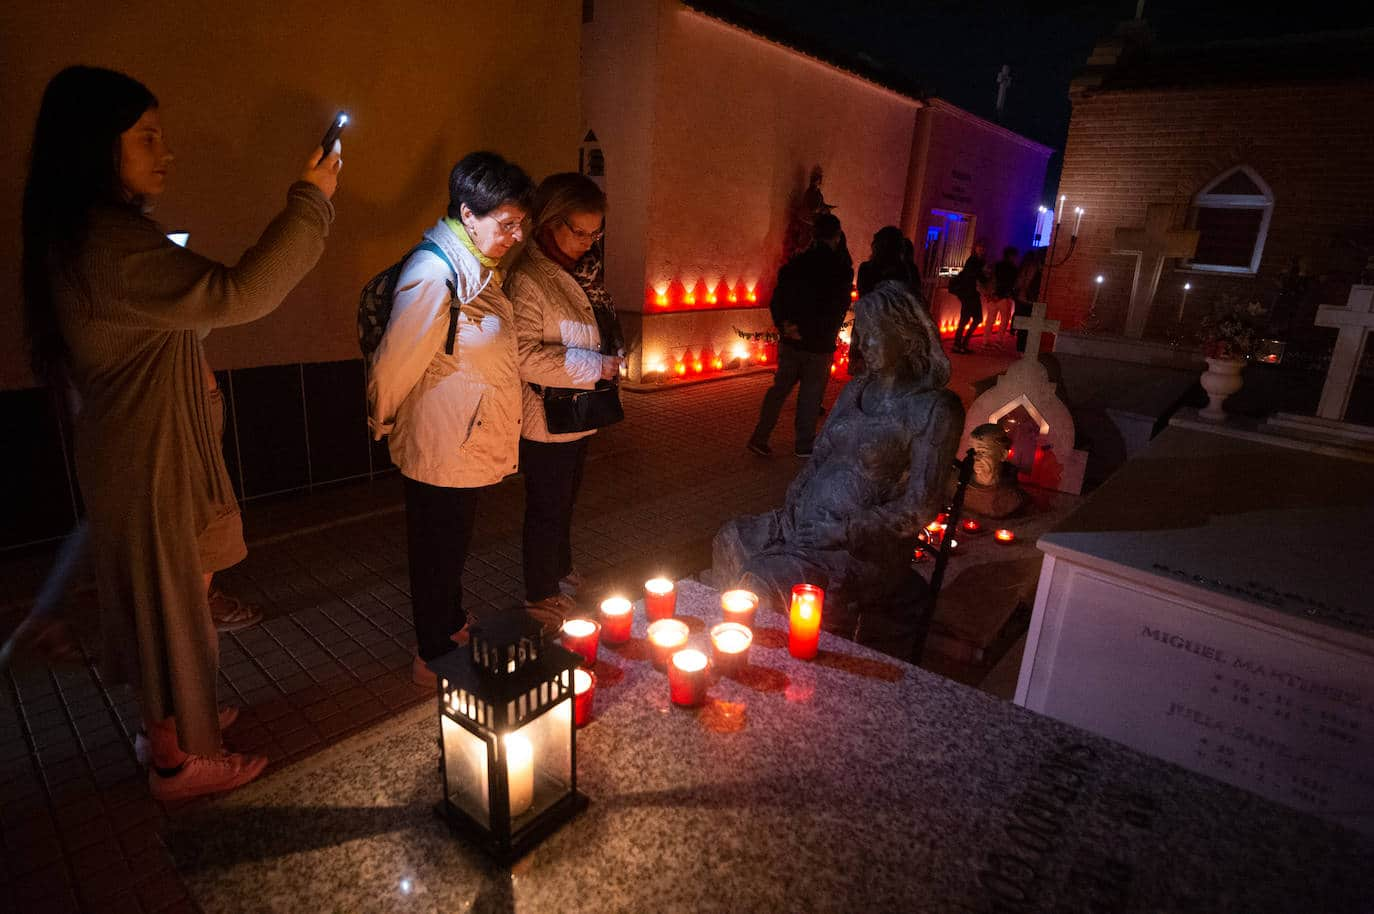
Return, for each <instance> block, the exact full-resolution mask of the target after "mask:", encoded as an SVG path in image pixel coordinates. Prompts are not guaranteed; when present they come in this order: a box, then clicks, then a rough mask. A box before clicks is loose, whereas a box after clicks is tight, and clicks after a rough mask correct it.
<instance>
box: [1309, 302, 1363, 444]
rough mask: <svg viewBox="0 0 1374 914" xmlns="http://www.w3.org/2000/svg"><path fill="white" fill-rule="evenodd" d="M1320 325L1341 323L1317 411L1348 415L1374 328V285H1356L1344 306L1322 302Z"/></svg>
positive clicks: (1340, 416)
mask: <svg viewBox="0 0 1374 914" xmlns="http://www.w3.org/2000/svg"><path fill="white" fill-rule="evenodd" d="M1316 325H1317V326H1318V327H1339V328H1340V332H1339V333H1338V334H1337V336H1336V347H1335V348H1334V349H1333V350H1332V351H1331V367H1330V368H1328V369H1327V371H1326V383H1325V384H1324V385H1323V386H1322V398H1321V402H1320V403H1318V404H1317V415H1318V416H1320V417H1321V418H1323V419H1336V420H1340V419H1344V418H1345V410H1346V407H1347V406H1349V405H1350V392H1351V391H1352V390H1353V389H1354V387H1355V374H1356V371H1357V370H1358V369H1359V367H1360V354H1361V353H1363V352H1364V341H1365V337H1366V336H1368V335H1369V333H1370V332H1371V331H1374V286H1355V287H1353V288H1352V289H1351V290H1350V298H1349V299H1348V300H1347V301H1346V303H1345V307H1344V308H1337V307H1335V306H1334V305H1322V306H1321V307H1320V308H1318V309H1317V320H1316Z"/></svg>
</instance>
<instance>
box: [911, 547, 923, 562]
mask: <svg viewBox="0 0 1374 914" xmlns="http://www.w3.org/2000/svg"><path fill="white" fill-rule="evenodd" d="M925 560H926V550H925V547H924V546H917V547H916V548H915V549H914V550H913V551H912V553H911V563H912V564H913V565H914V564H916V563H917V562H924V561H925Z"/></svg>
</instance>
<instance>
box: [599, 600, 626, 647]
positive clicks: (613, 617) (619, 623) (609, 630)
mask: <svg viewBox="0 0 1374 914" xmlns="http://www.w3.org/2000/svg"><path fill="white" fill-rule="evenodd" d="M633 621H634V604H633V603H631V602H630V601H629V600H627V599H625V598H624V597H611V598H610V599H609V600H602V601H601V635H602V637H603V638H605V639H606V643H607V644H624V643H625V642H626V641H629V640H630V623H631V622H633Z"/></svg>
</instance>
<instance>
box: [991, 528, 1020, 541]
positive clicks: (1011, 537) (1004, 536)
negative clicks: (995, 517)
mask: <svg viewBox="0 0 1374 914" xmlns="http://www.w3.org/2000/svg"><path fill="white" fill-rule="evenodd" d="M993 536H994V537H996V539H997V542H999V543H1014V542H1016V534H1015V533H1012V532H1011V531H1010V530H1007V529H1006V528H1003V529H1001V530H998V531H997V532H996V533H994V534H993Z"/></svg>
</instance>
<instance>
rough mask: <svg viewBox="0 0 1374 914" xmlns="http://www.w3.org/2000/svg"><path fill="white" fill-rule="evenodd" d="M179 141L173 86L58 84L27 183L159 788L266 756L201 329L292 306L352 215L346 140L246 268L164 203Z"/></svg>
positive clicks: (106, 583)
mask: <svg viewBox="0 0 1374 914" xmlns="http://www.w3.org/2000/svg"><path fill="white" fill-rule="evenodd" d="M171 163H172V153H171V150H170V149H169V147H168V145H167V142H166V140H165V138H164V136H163V133H162V124H161V119H160V116H159V112H158V105H157V99H156V98H155V97H154V96H153V94H152V93H151V92H149V91H148V89H147V88H146V87H145V86H143V85H142V84H141V83H139V82H138V81H137V80H134V79H132V78H130V77H128V76H125V75H124V74H122V73H116V72H114V71H111V70H104V69H98V68H92V67H69V68H68V69H66V70H63V71H62V72H61V73H59V74H57V76H55V77H53V79H52V81H51V82H49V83H48V87H47V90H46V91H45V92H44V94H43V103H42V107H41V108H40V109H39V113H38V122H37V125H36V127H35V129H34V136H33V153H32V159H31V161H30V166H29V175H28V181H27V183H26V184H25V187H24V212H23V233H24V254H23V281H24V309H25V311H24V314H25V330H26V333H27V336H28V340H29V346H30V352H31V355H32V359H33V367H34V370H35V373H36V374H37V375H38V376H39V377H40V378H41V379H43V380H46V381H48V382H49V383H57V382H62V383H67V384H70V385H71V387H72V388H73V390H74V392H75V393H76V395H77V396H79V397H80V400H81V411H80V413H79V416H78V418H77V422H76V466H77V477H78V479H79V480H80V483H81V491H82V495H83V497H84V498H85V502H86V510H87V520H88V522H89V525H90V538H91V550H92V554H93V557H94V559H95V568H96V580H97V584H98V586H99V591H100V606H101V634H102V638H103V642H104V650H103V652H102V658H103V671H104V673H105V676H106V678H107V679H108V680H110V681H114V682H124V681H133V682H135V683H136V685H137V689H138V697H139V704H140V707H141V710H142V714H143V722H144V727H145V728H146V730H147V733H148V737H149V741H150V750H151V752H150V754H151V766H150V772H149V785H150V787H151V789H152V793H153V796H154V797H156V798H158V799H160V800H179V799H185V798H189V797H193V796H198V795H201V794H207V793H215V792H219V791H222V790H229V789H232V788H234V787H238V786H240V785H242V784H244V783H246V782H248V781H250V780H252V779H253V778H255V777H257V775H258V774H259V773H261V771H262V769H263V768H264V767H265V765H266V763H267V760H266V759H264V758H261V757H256V756H248V755H242V754H239V753H229V752H226V751H225V750H224V746H223V742H222V740H221V732H220V731H221V726H222V724H223V723H224V722H225V721H226V720H227V719H232V716H233V711H232V709H226V710H225V711H223V712H221V711H220V710H219V709H218V708H217V706H216V701H215V680H216V676H217V674H218V667H219V641H218V636H217V634H216V631H215V625H214V622H213V620H212V618H211V614H210V608H209V606H208V604H207V602H206V592H205V577H204V575H205V574H207V573H210V572H214V571H217V570H219V569H221V568H225V567H228V566H229V565H231V564H234V563H235V562H238V561H240V560H241V559H242V558H243V556H244V554H245V553H246V549H245V547H244V544H243V531H242V525H241V523H240V519H239V513H238V506H237V503H236V502H235V499H234V494H233V489H232V487H231V485H230V482H229V474H228V472H227V470H226V469H225V466H224V456H223V453H222V451H221V448H220V437H221V434H222V432H221V429H222V422H223V413H222V409H223V406H222V403H220V402H219V401H218V399H217V398H216V396H215V393H216V392H215V391H214V390H213V388H212V385H211V380H210V379H211V378H212V377H213V375H211V374H210V372H209V370H208V368H207V367H206V362H205V356H204V351H203V349H202V346H201V336H202V334H204V333H206V332H208V331H209V330H211V329H213V328H215V327H224V326H229V325H233V324H242V323H247V322H248V321H252V320H256V319H257V318H259V317H262V316H264V315H266V314H268V313H269V312H271V311H272V310H274V309H275V308H276V307H277V306H278V305H279V304H281V302H282V300H283V299H284V298H285V297H286V295H287V293H289V292H290V291H291V289H292V288H293V287H295V285H296V284H297V283H298V282H299V281H300V280H301V278H302V277H304V276H305V274H306V273H308V272H309V271H310V269H311V268H312V267H314V265H315V263H316V261H318V260H319V257H320V254H321V253H322V252H323V250H324V239H325V235H326V234H327V233H328V229H329V224H330V222H332V221H333V217H334V209H333V206H332V205H331V204H330V202H329V201H330V198H331V197H332V196H333V194H334V190H335V187H336V186H337V183H338V172H339V169H340V167H341V166H342V162H341V159H340V155H339V147H338V146H337V145H336V146H335V148H334V149H333V150H332V151H331V152H330V154H328V155H327V156H326V155H324V153H323V151H322V150H316V151H315V152H314V154H313V155H312V156H311V157H310V160H309V162H308V164H307V165H306V169H305V172H304V174H303V175H302V176H301V180H300V181H297V182H296V183H295V184H293V185H292V186H291V189H290V192H289V193H288V195H287V203H286V208H285V209H284V210H283V211H282V212H281V213H280V214H279V215H278V216H277V217H276V218H275V219H273V220H272V222H271V223H270V224H269V225H268V227H267V230H266V231H265V232H264V233H263V235H262V237H261V238H259V240H258V242H257V244H255V245H254V246H253V247H251V248H249V249H248V251H246V252H245V253H244V255H243V256H242V257H241V258H240V259H239V262H238V263H237V264H236V265H235V266H233V267H226V266H224V265H222V264H219V263H216V262H214V261H212V260H208V259H206V258H204V257H201V256H200V255H198V254H195V253H193V252H191V251H189V250H186V249H184V248H181V247H178V246H177V245H175V244H173V243H172V242H171V241H169V240H168V239H167V237H166V235H165V234H164V231H163V229H162V228H161V227H159V226H158V225H157V223H155V222H153V221H152V220H151V219H149V218H148V217H147V215H145V213H146V211H147V209H148V207H149V206H150V205H151V203H152V202H153V201H154V200H155V199H156V198H157V197H158V196H159V195H160V194H161V193H162V191H163V188H164V185H165V183H166V180H167V175H168V173H169V170H170V166H171Z"/></svg>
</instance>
